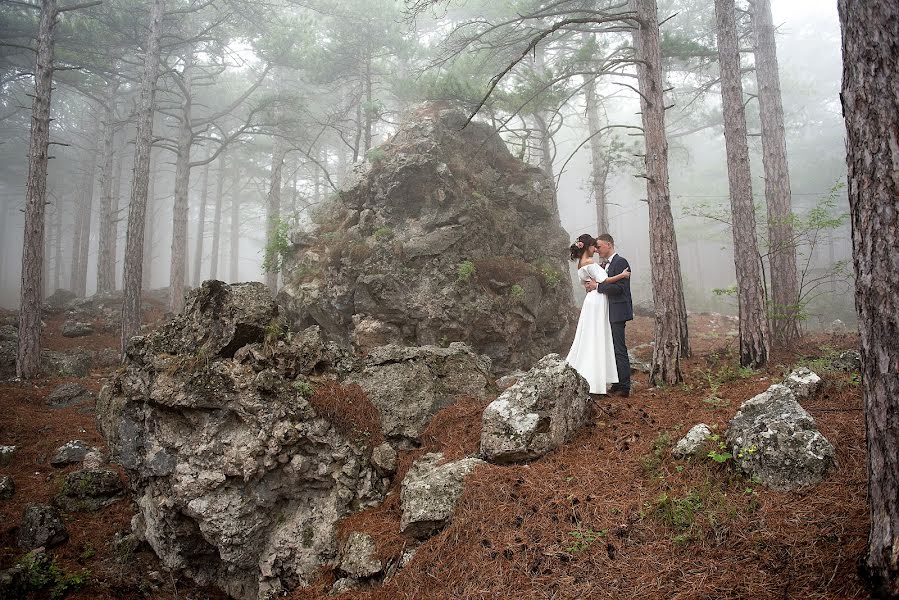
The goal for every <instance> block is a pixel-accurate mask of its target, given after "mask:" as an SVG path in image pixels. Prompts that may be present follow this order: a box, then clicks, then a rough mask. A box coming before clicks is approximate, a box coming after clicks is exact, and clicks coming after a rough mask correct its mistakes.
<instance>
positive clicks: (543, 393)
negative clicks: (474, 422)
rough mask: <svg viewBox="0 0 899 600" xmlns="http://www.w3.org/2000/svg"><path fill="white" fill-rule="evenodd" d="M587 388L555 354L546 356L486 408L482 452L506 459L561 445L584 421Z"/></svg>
mask: <svg viewBox="0 0 899 600" xmlns="http://www.w3.org/2000/svg"><path fill="white" fill-rule="evenodd" d="M589 392H590V388H589V385H588V384H587V381H586V380H585V379H584V378H583V377H581V376H580V375H579V374H578V372H577V371H575V370H574V369H573V368H571V367H570V366H569V365H568V364H567V363H566V362H565V361H564V360H563V359H562V358H561V357H560V356H559V355H558V354H549V355H547V356H544V357H543V358H542V359H540V361H539V362H538V363H537V364H536V365H535V366H534V368H533V369H531V370H530V371H528V372H527V374H526V375H525V376H524V377H522V378H521V379H519V380H518V382H517V383H515V385H513V386H512V387H510V388H509V389H507V390H506V391H505V392H503V393H502V394H500V396H499V397H498V398H497V399H496V400H494V401H493V402H491V403H490V404H489V405H488V406H487V408H486V409H484V414H483V417H482V420H481V422H482V424H481V454H482V455H483V456H484V457H485V458H486V459H487V460H488V461H490V462H494V463H505V462H515V461H525V460H533V459H535V458H539V457H541V456H543V455H544V454H546V453H547V452H549V451H550V450H552V449H554V448H557V447H559V446H561V445H562V444H563V443H565V441H567V440H568V439H569V438H570V437H571V435H572V434H573V433H574V432H575V431H576V430H577V429H579V428H580V427H581V426H582V425H583V424H584V422H585V420H586V408H587V400H588V399H589Z"/></svg>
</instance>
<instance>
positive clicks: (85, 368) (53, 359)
mask: <svg viewBox="0 0 899 600" xmlns="http://www.w3.org/2000/svg"><path fill="white" fill-rule="evenodd" d="M41 369H42V370H43V371H44V372H45V373H47V374H49V375H76V376H78V377H85V376H86V375H87V374H88V373H89V372H90V369H91V356H90V354H88V353H87V352H85V351H84V350H70V351H66V352H54V351H52V350H44V351H43V352H41Z"/></svg>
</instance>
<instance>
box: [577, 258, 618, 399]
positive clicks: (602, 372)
mask: <svg viewBox="0 0 899 600" xmlns="http://www.w3.org/2000/svg"><path fill="white" fill-rule="evenodd" d="M577 274H578V278H580V280H581V281H582V282H585V281H587V280H588V279H593V280H595V281H596V282H597V283H602V282H603V281H605V280H606V278H607V277H608V274H607V273H606V271H605V269H603V268H602V267H600V266H599V265H597V264H587V265H584V266H583V267H581V268H580V269H578V270H577ZM565 360H566V362H567V363H568V364H569V365H571V366H572V367H574V368H575V369H576V370H577V372H578V373H580V374H581V376H583V378H584V379H586V380H587V383H589V384H590V393H591V394H605V393H606V391H607V388H608V386H609V385H611V384H613V383H618V369H617V367H616V366H615V346H614V345H613V344H612V327H611V325H610V324H609V299H608V298H607V297H606V295H605V294H600V293H599V292H596V291H593V292H589V293H588V294H587V296H586V297H585V298H584V304H583V306H581V316H580V318H579V319H578V322H577V332H576V333H575V334H574V343H572V344H571V350H570V351H569V352H568V357H567V358H566V359H565Z"/></svg>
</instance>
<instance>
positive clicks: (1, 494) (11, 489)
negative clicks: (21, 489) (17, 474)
mask: <svg viewBox="0 0 899 600" xmlns="http://www.w3.org/2000/svg"><path fill="white" fill-rule="evenodd" d="M15 493H16V484H15V483H13V480H12V477H10V476H9V475H0V500H9V499H10V498H12V496H13V494H15Z"/></svg>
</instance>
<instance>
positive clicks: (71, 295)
mask: <svg viewBox="0 0 899 600" xmlns="http://www.w3.org/2000/svg"><path fill="white" fill-rule="evenodd" d="M77 299H78V295H77V294H75V292H70V291H69V290H64V289H62V288H60V289H58V290H56V291H55V292H53V293H52V294H50V295H49V296H47V299H46V300H44V311H45V312H47V313H48V314H51V315H55V314H59V313H61V312H63V311H64V310H65V309H66V308H67V307H68V306H69V304H70V303H72V302H74V301H75V300H77Z"/></svg>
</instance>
